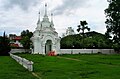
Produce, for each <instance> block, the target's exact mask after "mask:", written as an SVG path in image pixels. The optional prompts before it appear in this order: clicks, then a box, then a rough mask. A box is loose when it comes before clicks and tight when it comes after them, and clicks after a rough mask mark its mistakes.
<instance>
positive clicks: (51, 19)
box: [51, 13, 54, 27]
mask: <svg viewBox="0 0 120 79" xmlns="http://www.w3.org/2000/svg"><path fill="white" fill-rule="evenodd" d="M51 26H52V27H53V26H54V24H53V13H51Z"/></svg>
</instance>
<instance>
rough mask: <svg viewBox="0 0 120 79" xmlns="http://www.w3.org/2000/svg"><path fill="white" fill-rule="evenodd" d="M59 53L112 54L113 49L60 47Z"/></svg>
mask: <svg viewBox="0 0 120 79" xmlns="http://www.w3.org/2000/svg"><path fill="white" fill-rule="evenodd" d="M60 52H61V54H79V53H80V54H83V53H88V54H89V53H98V52H101V53H103V54H114V53H115V51H114V49H60Z"/></svg>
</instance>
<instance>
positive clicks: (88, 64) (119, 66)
mask: <svg viewBox="0 0 120 79" xmlns="http://www.w3.org/2000/svg"><path fill="white" fill-rule="evenodd" d="M20 56H22V57H24V58H27V59H29V60H32V61H33V62H34V72H35V73H36V74H37V75H38V76H39V77H40V78H41V79H120V55H102V54H96V55H95V54H93V55H85V54H84V55H81V54H80V55H61V56H60V57H58V56H57V57H50V56H42V55H31V54H20Z"/></svg>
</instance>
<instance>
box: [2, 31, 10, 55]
mask: <svg viewBox="0 0 120 79" xmlns="http://www.w3.org/2000/svg"><path fill="white" fill-rule="evenodd" d="M10 50H11V48H10V40H9V39H8V38H7V37H6V35H5V32H4V35H3V37H2V36H0V55H9V52H10Z"/></svg>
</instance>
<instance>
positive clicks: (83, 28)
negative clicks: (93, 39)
mask: <svg viewBox="0 0 120 79" xmlns="http://www.w3.org/2000/svg"><path fill="white" fill-rule="evenodd" d="M87 25H88V23H87V22H86V21H80V25H78V29H77V31H78V32H80V30H81V31H82V35H83V37H84V33H85V30H86V29H87V30H88V31H90V28H88V26H87Z"/></svg>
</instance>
